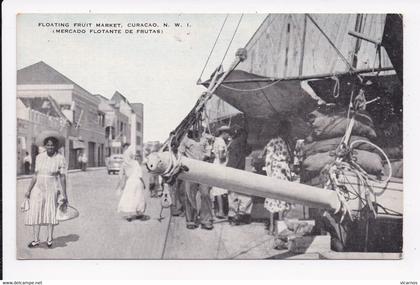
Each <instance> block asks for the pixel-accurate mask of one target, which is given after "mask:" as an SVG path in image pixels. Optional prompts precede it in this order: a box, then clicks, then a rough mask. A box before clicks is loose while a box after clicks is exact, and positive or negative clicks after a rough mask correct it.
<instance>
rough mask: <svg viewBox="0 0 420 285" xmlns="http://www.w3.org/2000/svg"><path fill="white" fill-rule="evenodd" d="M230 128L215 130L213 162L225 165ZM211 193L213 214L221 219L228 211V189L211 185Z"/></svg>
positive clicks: (222, 127)
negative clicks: (213, 203)
mask: <svg viewBox="0 0 420 285" xmlns="http://www.w3.org/2000/svg"><path fill="white" fill-rule="evenodd" d="M230 131H231V130H230V128H229V127H228V126H221V127H219V128H218V129H217V130H216V138H215V139H214V143H213V153H214V157H215V158H214V162H213V163H215V164H218V165H222V166H226V164H227V144H228V142H229V139H230ZM211 193H212V195H213V197H214V199H215V212H216V213H215V214H216V217H217V218H220V219H223V218H225V217H226V215H227V212H228V208H229V205H228V200H227V199H228V198H227V194H228V191H227V190H226V189H223V188H219V187H213V188H212V190H211Z"/></svg>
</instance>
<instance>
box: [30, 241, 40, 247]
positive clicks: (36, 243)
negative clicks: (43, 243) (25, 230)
mask: <svg viewBox="0 0 420 285" xmlns="http://www.w3.org/2000/svg"><path fill="white" fill-rule="evenodd" d="M37 246H39V240H38V241H31V243H30V244H28V247H29V248H34V247H37Z"/></svg>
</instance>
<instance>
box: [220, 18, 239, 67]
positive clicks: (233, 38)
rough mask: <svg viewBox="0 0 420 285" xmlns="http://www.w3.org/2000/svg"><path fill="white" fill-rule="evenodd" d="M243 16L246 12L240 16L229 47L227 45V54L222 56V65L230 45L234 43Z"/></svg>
mask: <svg viewBox="0 0 420 285" xmlns="http://www.w3.org/2000/svg"><path fill="white" fill-rule="evenodd" d="M243 16H244V14H241V17H240V18H239V21H238V24H237V25H236V28H235V32H233V35H232V38H231V39H230V42H229V45H228V47H227V49H226V51H225V54H224V55H223V58H222V61H221V63H220V65H222V64H223V61H224V60H225V57H226V55H227V53H228V51H229V49H230V45H231V44H232V42H233V39H234V38H235V36H236V32H237V31H238V28H239V25H240V24H241V21H242V17H243Z"/></svg>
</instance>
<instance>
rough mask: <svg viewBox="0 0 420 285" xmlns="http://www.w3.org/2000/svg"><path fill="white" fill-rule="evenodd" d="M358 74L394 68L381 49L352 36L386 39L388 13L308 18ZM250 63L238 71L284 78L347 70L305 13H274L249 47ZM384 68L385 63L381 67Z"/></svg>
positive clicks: (252, 39)
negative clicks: (359, 35) (378, 53)
mask: <svg viewBox="0 0 420 285" xmlns="http://www.w3.org/2000/svg"><path fill="white" fill-rule="evenodd" d="M310 16H311V17H312V18H313V19H314V20H315V21H316V23H317V24H318V26H319V27H320V28H321V29H322V30H323V32H324V33H325V34H326V35H327V36H328V37H329V39H330V40H331V41H332V42H333V43H334V45H335V46H336V47H337V48H338V50H339V51H340V53H341V54H342V55H343V56H344V57H345V58H346V59H347V61H348V62H349V63H350V64H351V65H353V67H354V68H355V69H356V70H360V69H371V68H374V67H379V66H383V67H385V66H392V64H391V62H390V59H389V57H388V55H387V53H386V51H385V50H384V48H382V54H381V60H380V61H381V62H379V57H378V55H377V50H376V46H375V45H374V44H372V43H370V42H366V41H364V40H360V39H358V38H355V37H353V36H350V35H349V34H348V32H349V31H356V32H359V33H361V34H363V35H365V36H366V37H368V38H371V39H374V40H377V41H378V42H381V41H382V37H383V32H384V26H385V18H386V14H311V15H310ZM245 48H246V50H247V52H248V59H247V60H246V61H244V62H242V63H241V64H240V65H239V66H238V69H241V70H245V71H248V72H251V73H256V74H260V75H262V76H267V77H276V78H285V77H294V76H309V75H315V74H324V73H338V72H346V71H348V66H347V65H346V63H345V62H344V61H343V60H342V59H341V58H340V56H339V55H338V54H337V52H336V51H335V50H334V48H333V47H332V45H331V44H330V43H329V42H328V40H327V39H326V38H325V37H324V36H323V35H322V33H321V32H320V31H319V30H318V28H317V27H316V26H315V25H314V24H313V23H312V22H311V20H310V19H309V18H308V17H307V16H305V14H270V15H268V16H267V18H266V19H265V20H264V22H263V23H262V24H261V26H260V27H259V29H258V30H257V31H256V32H255V34H254V36H253V37H252V38H251V39H250V40H249V42H248V43H247V45H246V46H245ZM380 64H381V65H380Z"/></svg>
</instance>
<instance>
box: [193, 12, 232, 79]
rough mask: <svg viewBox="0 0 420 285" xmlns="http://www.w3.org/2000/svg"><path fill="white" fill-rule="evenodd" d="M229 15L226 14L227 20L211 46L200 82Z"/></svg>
mask: <svg viewBox="0 0 420 285" xmlns="http://www.w3.org/2000/svg"><path fill="white" fill-rule="evenodd" d="M228 17H229V14H226V17H225V20H224V21H223V24H222V26H221V28H220V31H219V33H218V34H217V37H216V40H215V41H214V44H213V47H212V48H211V50H210V53H209V56H208V57H207V60H206V63H205V64H204V66H203V70H201V73H200V77H199V78H198V82H201V77H202V76H203V73H204V70H205V69H206V67H207V64H208V63H209V60H210V57H211V55H212V54H213V51H214V48H215V47H216V44H217V42H218V41H219V38H220V35H221V34H222V31H223V28H224V26H225V24H226V21H227V19H228Z"/></svg>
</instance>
